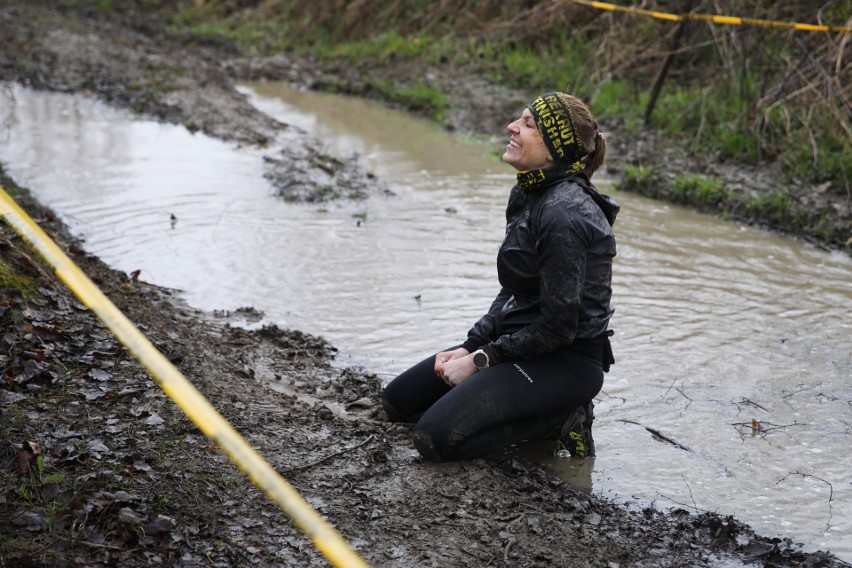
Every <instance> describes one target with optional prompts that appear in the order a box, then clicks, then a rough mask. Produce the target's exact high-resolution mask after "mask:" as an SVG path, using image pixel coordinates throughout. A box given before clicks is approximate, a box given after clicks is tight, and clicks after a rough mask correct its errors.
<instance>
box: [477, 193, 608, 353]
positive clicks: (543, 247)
mask: <svg viewBox="0 0 852 568" xmlns="http://www.w3.org/2000/svg"><path fill="white" fill-rule="evenodd" d="M539 211H540V215H539V219H538V222H537V223H536V228H537V231H536V235H537V237H536V255H537V264H538V273H539V302H540V305H539V313H538V315H537V316H536V317H535V318H534V319H533V320H532V321H531V322H530V323H529V324H528V325H526V326H524V327H522V328H521V329H519V330H517V331H515V332H513V333H511V334H505V335H500V336H499V337H497V338H493V339H492V341H491V342H490V343H489V344H488V345H485V346H483V347H482V348H483V349H484V350H485V351H487V352H488V355H489V357H490V358H491V360H492V362H502V361H507V360H523V359H531V358H534V357H537V356H541V355H543V354H546V353H549V352H551V351H553V350H555V349H558V348H559V347H563V346H565V345H570V344H571V343H572V342H573V341H574V337H575V336H576V334H577V327H578V318H579V314H580V303H581V295H582V290H583V283H584V282H583V281H584V277H585V273H586V255H587V250H588V246H589V242H590V241H591V239H592V235H591V233H592V230H591V228H590V226H589V223H588V222H587V220H586V219H585V217H584V215H583V213H582V211H580V210H578V209H577V208H576V207H571V206H568V205H567V204H565V203H561V202H559V201H555V202H548V203H545V204H544V206H543V207H542V208H541V209H540V210H539Z"/></svg>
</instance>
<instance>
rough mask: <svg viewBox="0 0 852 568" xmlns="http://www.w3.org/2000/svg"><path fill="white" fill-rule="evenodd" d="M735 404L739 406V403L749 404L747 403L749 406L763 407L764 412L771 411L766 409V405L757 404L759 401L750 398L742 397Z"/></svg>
mask: <svg viewBox="0 0 852 568" xmlns="http://www.w3.org/2000/svg"><path fill="white" fill-rule="evenodd" d="M734 404H735V405H737V406H739V405H741V404H747V405H749V406H755V407H757V408H759V409H761V410H762V411H764V412H769V411H768V410H766V409H765V408H764V407H762V406H760V405H759V404H757V403H756V402H754V401H753V400H750V399H747V398H743V399H741V400H740V401H739V402H735V403H734Z"/></svg>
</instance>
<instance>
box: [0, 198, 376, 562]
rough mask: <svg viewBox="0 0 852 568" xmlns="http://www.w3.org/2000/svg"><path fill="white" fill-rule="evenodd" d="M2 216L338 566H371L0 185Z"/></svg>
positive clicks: (181, 406)
mask: <svg viewBox="0 0 852 568" xmlns="http://www.w3.org/2000/svg"><path fill="white" fill-rule="evenodd" d="M0 215H2V216H3V217H4V218H5V219H6V222H7V223H9V225H10V226H11V227H12V228H13V229H15V231H17V232H18V234H20V235H21V236H22V237H24V238H25V239H26V240H28V241H29V242H30V244H31V245H32V246H33V248H35V250H37V251H38V252H39V253H40V254H41V255H42V256H43V257H44V259H45V261H47V263H48V264H50V265H51V266H52V267H53V269H54V270H55V271H56V275H57V276H58V277H59V278H60V279H61V280H62V281H63V282H65V284H66V285H68V287H69V288H70V289H71V291H73V292H74V294H75V295H76V296H77V298H79V299H80V301H81V302H83V304H85V305H86V306H87V307H88V308H89V309H90V310H92V311H93V312H94V313H95V315H97V316H98V317H99V318H100V319H101V321H103V322H104V324H106V326H107V327H108V328H109V329H110V330H111V331H112V332H113V334H114V335H115V336H116V337H117V338H118V340H119V341H121V343H123V344H124V345H125V347H127V349H128V350H130V352H131V353H132V354H133V356H134V357H136V359H137V360H138V361H139V362H140V363H141V364H142V365H143V366H144V367H145V368H146V369H148V372H149V373H150V374H151V376H152V377H153V378H154V380H155V381H157V383H158V384H159V385H160V388H162V389H163V390H164V391H165V392H166V394H168V395H169V397H171V399H172V400H173V401H174V402H175V403H177V405H178V406H179V407H180V408H181V409H182V410H183V411H184V412H185V413H186V415H187V416H188V417H189V418H190V419H191V420H192V421H193V422H194V423H195V425H196V426H198V428H199V429H200V430H201V431H202V432H204V434H206V435H207V436H208V437H209V438H210V439H211V440H213V441H214V442H216V444H218V445H219V447H220V448H221V449H222V451H223V452H224V453H225V454H226V455H227V456H228V457H229V458H231V461H233V462H234V463H235V464H236V465H237V467H239V468H240V469H241V470H242V471H243V473H245V474H246V476H247V477H248V478H249V479H251V481H252V482H253V483H254V484H255V485H256V486H257V487H258V488H259V489H260V490H261V491H263V492H264V493H265V494H266V495H267V496H268V497H269V498H270V499H271V500H272V501H273V502H275V503H276V504H277V505H278V506H279V507H281V510H283V511H284V512H285V513H287V514H288V515H290V518H291V519H292V520H293V523H294V524H295V525H296V526H297V527H298V528H299V529H300V530H301V531H302V532H303V533H305V535H307V536H308V537H310V539H311V540H312V541H313V543H314V546H315V547H316V548H317V549H318V550H320V552H322V554H323V555H324V556H325V557H326V559H328V560H329V562H331V563H332V564H333V565H334V566H338V567H343V566H345V567H347V568H349V567H353V566H354V567H366V566H367V563H366V562H364V560H363V559H361V558H360V557H359V556H358V555H357V554H356V553H355V552H354V550H352V548H351V547H350V546H349V545H348V543H346V541H344V540H343V538H342V537H341V536H340V534H339V533H338V532H337V531H335V530H334V529H333V528H332V527H331V526H330V525H329V524H328V523H326V522H325V521H324V520H323V518H322V517H321V516H320V515H319V513H317V512H316V511H314V510H313V509H312V508H311V506H310V505H309V504H308V503H307V501H305V500H304V498H303V497H302V496H301V495H299V493H298V491H296V490H295V489H293V487H292V486H290V484H288V483H287V482H286V481H285V480H284V479H283V478H282V477H281V476H280V475H279V474H278V472H276V471H275V470H274V469H273V468H272V466H270V465H269V463H267V462H266V461H265V460H264V459H263V458H262V457H261V456H260V455H259V454H258V453H257V452H256V451H255V450H254V448H252V447H251V446H250V445H249V444H248V443H247V442H246V441H245V439H244V438H243V437H242V436H240V434H239V433H238V432H237V431H236V430H235V429H234V427H233V426H231V424H230V423H229V422H228V421H227V420H225V418H224V417H223V416H222V415H221V414H219V412H218V411H217V410H216V409H215V408H214V407H213V406H212V405H211V404H210V403H209V402H208V401H207V399H206V398H204V395H202V394H201V393H200V392H199V391H198V390H197V389H196V388H195V387H194V386H193V385H192V384H191V383H190V382H189V381H188V380H187V379H186V377H184V376H183V374H181V372H180V371H178V370H177V368H176V367H175V366H174V365H172V363H171V362H170V361H169V360H168V359H166V357H165V356H164V355H163V354H162V353H160V352H159V351H158V350H157V348H156V347H154V345H153V344H152V343H151V342H150V341H149V340H148V338H147V337H145V335H143V334H142V332H141V331H139V330H138V329H137V328H136V327H135V326H134V325H133V323H132V322H131V321H130V320H129V319H127V317H126V316H125V315H124V314H123V313H122V312H121V311H120V310H119V309H118V308H116V307H115V305H114V304H113V303H112V302H111V301H110V300H109V298H107V297H106V296H105V295H104V294H103V292H101V291H100V289H98V287H97V286H95V284H94V283H93V282H92V281H91V280H90V279H89V278H88V277H87V276H86V275H85V274H84V273H83V271H82V270H80V268H79V267H78V266H77V265H76V264H74V262H73V261H72V260H71V259H70V258H68V256H67V255H66V254H65V253H64V252H62V250H61V249H60V248H59V246H58V245H57V244H56V243H54V242H53V240H51V238H50V237H49V236H48V235H47V234H46V233H45V232H44V231H43V230H42V229H41V227H39V226H38V225H37V224H36V223H35V221H33V220H32V218H31V217H30V216H29V215H27V214H26V212H25V211H24V210H23V209H21V208H20V206H19V205H18V204H17V203H16V202H15V201H14V199H12V197H11V196H9V194H8V193H6V191H5V190H4V189H3V188H2V187H0Z"/></svg>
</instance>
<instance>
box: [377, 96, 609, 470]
mask: <svg viewBox="0 0 852 568" xmlns="http://www.w3.org/2000/svg"><path fill="white" fill-rule="evenodd" d="M507 130H508V133H509V136H510V139H509V144H508V146H507V147H506V152H505V153H504V154H503V161H504V162H506V163H507V164H509V165H511V166H513V167H514V168H515V169H516V170H518V174H517V183H516V184H515V186H514V187H513V188H512V191H511V193H510V196H509V205H508V208H507V210H506V219H507V225H506V234H505V238H504V241H503V245H502V246H501V247H500V251H499V253H498V255H497V271H498V276H499V280H500V286H501V290H500V293H499V294H498V295H497V298H496V299H495V300H494V301H493V303H492V304H491V307H490V309H489V310H488V312H487V313H486V314H485V315H484V316H482V318H480V320H479V321H478V322H476V323H475V324H474V326H473V327H472V328H471V329H470V331H469V332H468V334H467V339H466V340H465V341H464V342H463V343H461V345H459V346H457V347H454V348H451V349H449V350H447V351H443V352H441V353H438V354H437V355H433V356H430V357H427V358H426V359H424V360H423V361H422V362H420V363H419V364H417V365H415V366H414V367H412V368H410V369H409V370H407V371H405V372H404V373H402V374H401V375H400V376H399V377H397V378H396V379H394V380H393V381H392V382H391V383H390V384H388V386H387V387H386V388H385V390H384V393H383V404H384V407H385V410H386V412H387V414H388V416H389V417H390V419H391V420H395V421H400V422H414V423H416V425H415V428H414V444H415V446H416V447H417V450H418V451H419V452H420V453H421V455H423V457H425V458H426V459H429V460H432V461H446V460H459V459H470V458H476V457H482V456H486V455H489V454H492V453H494V452H496V451H498V450H500V449H502V448H504V447H506V446H509V445H511V444H514V443H518V442H521V441H524V440H529V439H537V438H547V439H554V440H556V441H557V451H559V450H560V449H561V450H566V451H567V452H568V453H569V454H570V455H572V456H577V457H581V458H584V457H591V456H594V442H593V440H592V434H591V424H592V420H593V413H592V398H593V397H594V396H595V395H596V394H597V393H598V392H600V390H601V386H602V385H603V376H604V373H605V372H607V371H609V366H610V364H611V363H613V362H614V360H613V357H612V351H611V349H610V343H609V336H610V335H611V334H612V332H611V331H610V330H609V329H608V326H609V319H610V317H611V316H612V313H613V309H612V307H611V306H610V298H611V297H612V287H611V281H612V258H613V257H614V256H615V238H614V237H613V233H612V224H613V222H614V221H615V217H616V215H617V213H618V210H619V206H618V205H617V204H616V203H615V202H614V201H612V200H611V199H610V198H608V197H607V196H605V195H602V194H600V193H598V192H597V190H596V189H595V188H594V187H593V186H592V184H591V182H590V181H589V178H590V177H591V175H592V174H593V173H594V172H595V170H596V169H597V168H598V167H599V166H600V165H601V164H602V163H603V159H604V157H605V155H606V146H605V143H604V142H603V137H602V136H601V135H600V133H599V132H598V131H597V123H596V122H595V120H594V118H593V117H592V115H591V113H590V112H589V110H588V108H587V107H586V106H585V105H584V104H583V103H582V102H581V101H579V100H578V99H576V98H575V97H572V96H570V95H567V94H565V93H546V94H544V95H541V96H540V97H537V98H536V99H535V100H533V101H532V103H530V105H528V106H527V107H526V108H525V109H524V111H523V114H522V115H521V116H520V118H518V119H517V120H515V121H514V122H512V123H510V124H509V125H508V126H507Z"/></svg>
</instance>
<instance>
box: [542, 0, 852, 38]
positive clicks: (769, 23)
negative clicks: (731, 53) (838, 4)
mask: <svg viewBox="0 0 852 568" xmlns="http://www.w3.org/2000/svg"><path fill="white" fill-rule="evenodd" d="M557 1H559V2H570V3H573V4H581V5H583V6H589V7H591V8H597V9H598V10H607V11H610V12H614V11H615V12H627V13H629V14H638V15H640V16H649V17H651V18H657V19H658V20H668V21H670V22H680V21H681V20H700V21H704V22H713V23H714V24H726V25H731V26H759V27H764V28H781V29H788V30H802V31H808V32H831V33H839V34H850V33H852V28H844V27H838V26H819V25H815V24H798V23H794V22H777V21H773V20H759V19H755V18H738V17H736V16H716V15H713V14H669V13H666V12H656V11H654V10H643V9H641V8H634V7H632V6H619V5H617V4H609V3H606V2H589V1H587V0H557Z"/></svg>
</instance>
